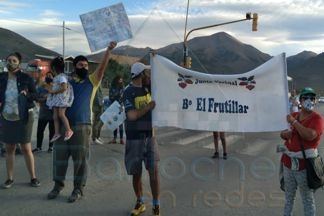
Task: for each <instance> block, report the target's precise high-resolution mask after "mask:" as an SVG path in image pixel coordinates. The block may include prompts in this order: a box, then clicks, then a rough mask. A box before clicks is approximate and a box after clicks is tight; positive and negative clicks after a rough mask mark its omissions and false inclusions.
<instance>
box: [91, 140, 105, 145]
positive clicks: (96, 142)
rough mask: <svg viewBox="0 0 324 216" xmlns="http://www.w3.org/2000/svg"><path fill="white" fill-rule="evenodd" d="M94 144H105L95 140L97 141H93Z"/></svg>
mask: <svg viewBox="0 0 324 216" xmlns="http://www.w3.org/2000/svg"><path fill="white" fill-rule="evenodd" d="M93 144H97V145H103V144H104V143H103V142H101V141H100V140H99V139H95V140H93Z"/></svg>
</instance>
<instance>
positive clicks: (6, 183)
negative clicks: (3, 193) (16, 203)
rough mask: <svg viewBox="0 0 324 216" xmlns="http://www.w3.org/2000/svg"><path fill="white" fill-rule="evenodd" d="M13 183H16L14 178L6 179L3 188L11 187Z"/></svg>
mask: <svg viewBox="0 0 324 216" xmlns="http://www.w3.org/2000/svg"><path fill="white" fill-rule="evenodd" d="M13 183H14V180H12V179H7V181H5V183H3V185H2V188H4V189H9V188H11V187H12V185H13Z"/></svg>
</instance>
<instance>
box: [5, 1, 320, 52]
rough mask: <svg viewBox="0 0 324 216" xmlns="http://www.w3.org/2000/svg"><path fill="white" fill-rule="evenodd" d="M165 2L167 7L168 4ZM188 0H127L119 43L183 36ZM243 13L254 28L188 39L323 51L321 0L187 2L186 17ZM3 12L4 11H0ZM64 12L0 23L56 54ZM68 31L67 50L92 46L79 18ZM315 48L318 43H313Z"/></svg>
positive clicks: (157, 42)
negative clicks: (128, 30)
mask: <svg viewBox="0 0 324 216" xmlns="http://www.w3.org/2000/svg"><path fill="white" fill-rule="evenodd" d="M4 4H5V5H6V6H7V5H10V7H11V8H12V10H8V11H7V13H10V12H11V11H15V10H17V9H22V8H24V7H29V5H26V4H23V3H20V4H14V3H9V1H0V6H3V7H2V8H6V7H4ZM166 5H167V6H166ZM186 6H187V1H183V0H172V1H171V0H159V1H150V2H142V1H130V3H129V4H127V5H126V6H125V8H126V11H127V13H128V16H129V20H130V23H131V26H132V31H133V35H134V37H133V38H132V39H130V40H127V41H125V42H122V43H120V44H119V45H131V46H135V47H147V46H149V47H151V48H154V49H157V48H161V47H164V46H166V45H169V44H172V43H178V42H182V41H183V38H184V27H185V14H186ZM246 12H257V13H258V14H259V22H258V31H257V32H252V31H251V25H252V23H251V21H244V22H240V23H235V24H230V25H223V26H219V27H213V28H209V29H205V30H199V31H196V32H193V33H192V34H191V35H190V37H189V39H191V38H193V37H197V36H206V35H211V34H214V33H216V32H221V31H226V32H228V33H230V34H232V35H233V36H234V37H236V38H237V39H238V40H240V41H242V42H243V43H248V44H250V45H252V46H255V47H256V48H257V49H259V50H261V51H263V52H266V53H269V54H271V55H275V54H277V53H280V52H287V53H288V54H289V55H292V54H296V53H298V52H301V51H303V50H304V49H306V50H312V51H315V52H322V51H321V50H320V49H321V48H320V47H322V44H323V39H322V38H323V35H324V26H323V24H322V23H323V20H324V3H323V1H322V0H298V1H295V0H263V1H255V0H244V1H243V0H191V1H190V8H189V17H188V30H190V29H193V28H197V27H202V26H207V25H213V24H217V23H223V22H228V21H233V20H237V19H244V18H245V13H246ZM1 13H6V11H3V12H1V10H0V14H1ZM63 16H64V14H62V13H60V12H57V11H53V10H49V9H47V10H44V11H43V12H42V13H41V14H40V16H39V19H38V21H35V20H28V19H24V20H22V19H20V20H17V19H15V20H0V25H1V26H2V27H4V28H8V29H10V30H12V31H15V32H17V33H19V34H21V35H23V36H24V37H27V38H28V39H30V40H32V41H33V42H35V43H38V44H40V45H42V46H44V47H46V48H50V49H53V50H55V51H57V52H61V50H62V21H61V20H62V17H63ZM66 26H67V27H68V28H69V29H71V30H67V29H66V31H65V33H66V52H67V54H72V55H73V54H75V53H76V54H79V53H82V54H85V53H89V52H90V49H89V46H88V43H87V39H86V37H85V34H84V32H83V28H82V26H81V23H80V22H79V21H75V22H72V21H68V20H67V21H66ZM316 46H317V47H316Z"/></svg>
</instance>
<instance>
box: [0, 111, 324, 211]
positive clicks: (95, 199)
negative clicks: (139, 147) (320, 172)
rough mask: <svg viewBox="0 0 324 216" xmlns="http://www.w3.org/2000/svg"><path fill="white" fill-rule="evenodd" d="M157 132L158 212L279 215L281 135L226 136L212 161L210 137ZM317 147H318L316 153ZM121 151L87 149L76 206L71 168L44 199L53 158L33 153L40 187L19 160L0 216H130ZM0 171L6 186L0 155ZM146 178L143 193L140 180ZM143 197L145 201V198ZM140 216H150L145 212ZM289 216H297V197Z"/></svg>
mask: <svg viewBox="0 0 324 216" xmlns="http://www.w3.org/2000/svg"><path fill="white" fill-rule="evenodd" d="M318 110H319V111H320V112H322V113H324V106H322V105H319V106H318ZM157 135H158V140H159V150H160V154H161V159H162V160H161V164H160V171H161V191H162V194H161V202H162V207H161V210H162V215H168V216H171V215H172V216H182V215H183V216H184V215H186V216H187V215H204V216H205V215H208V216H209V215H215V216H216V215H217V216H218V215H219V216H224V215H228V216H233V215H238V216H240V215H248V216H253V215H258V216H259V215H263V216H267V215H269V216H274V215H281V212H282V208H283V200H284V197H283V195H284V194H283V193H282V192H281V191H280V189H279V182H278V164H279V157H280V155H278V154H277V153H275V146H276V145H277V144H279V143H282V141H281V140H280V139H279V133H246V134H242V133H235V134H227V139H228V141H229V144H228V152H229V158H228V160H226V161H224V160H222V159H218V160H215V159H211V158H210V156H211V155H212V154H213V149H212V137H211V133H207V132H197V131H190V130H179V129H175V128H163V129H159V130H158V133H157ZM103 136H104V137H103V138H104V139H105V140H106V141H108V140H109V139H110V138H111V132H109V131H104V132H103ZM33 145H35V140H33ZM46 148H47V141H46V142H45V144H44V149H46ZM322 148H324V144H322V147H321V149H320V151H323V150H322ZM123 153H124V146H122V145H119V144H105V145H102V146H100V145H92V146H91V157H90V174H89V178H88V183H87V187H86V189H85V197H84V198H83V199H82V200H80V201H79V202H77V203H74V204H69V203H67V197H68V196H69V195H70V193H71V190H72V180H71V176H72V169H71V168H72V167H69V170H68V180H67V181H66V188H65V189H64V190H63V192H62V194H61V196H60V197H58V198H57V199H56V200H51V201H48V200H47V199H46V194H47V193H48V192H49V191H50V190H51V189H52V186H53V183H52V181H51V176H52V167H51V163H52V155H51V154H48V153H47V152H41V153H38V154H36V155H35V160H36V166H37V173H38V176H39V178H40V180H41V183H42V186H41V187H39V188H31V187H29V185H28V181H29V177H28V173H27V171H26V168H25V163H24V159H23V157H22V156H21V155H18V156H17V158H16V164H15V185H14V186H13V187H12V188H11V189H9V190H0V215H8V216H9V215H12V216H18V215H19V216H21V215H26V216H27V215H28V216H29V215H35V214H36V215H48V216H50V215H51V216H52V215H53V216H54V215H69V216H74V215H75V216H76V215H78V216H81V215H90V214H91V215H112V216H126V215H128V212H129V210H130V209H131V208H132V207H133V205H134V200H135V197H134V195H133V191H132V187H131V179H130V177H129V176H127V175H126V173H125V169H124V164H123ZM71 162H72V161H70V163H71ZM71 165H72V164H71ZM0 170H1V172H0V179H1V181H4V180H5V160H4V158H0ZM144 179H145V190H146V191H148V189H149V184H148V178H147V176H146V175H145V177H144ZM316 198H317V203H316V205H317V208H318V215H324V205H322V204H321V202H320V200H323V198H324V195H323V191H318V192H316ZM145 199H146V202H147V203H148V204H149V202H150V200H151V199H150V197H149V194H146V196H145ZM148 209H150V206H149V208H148ZM143 215H151V212H150V211H147V212H146V213H144V214H143ZM294 215H302V205H301V200H300V197H299V195H298V197H297V200H296V205H295V209H294Z"/></svg>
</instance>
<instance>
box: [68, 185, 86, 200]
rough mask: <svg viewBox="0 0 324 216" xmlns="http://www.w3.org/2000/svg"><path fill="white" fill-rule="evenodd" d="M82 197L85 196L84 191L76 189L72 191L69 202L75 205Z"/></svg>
mask: <svg viewBox="0 0 324 216" xmlns="http://www.w3.org/2000/svg"><path fill="white" fill-rule="evenodd" d="M82 196H83V194H82V191H81V190H80V189H78V188H76V189H74V190H73V191H72V194H71V196H69V198H68V202H69V203H74V202H75V201H77V200H79V199H81V198H82Z"/></svg>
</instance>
